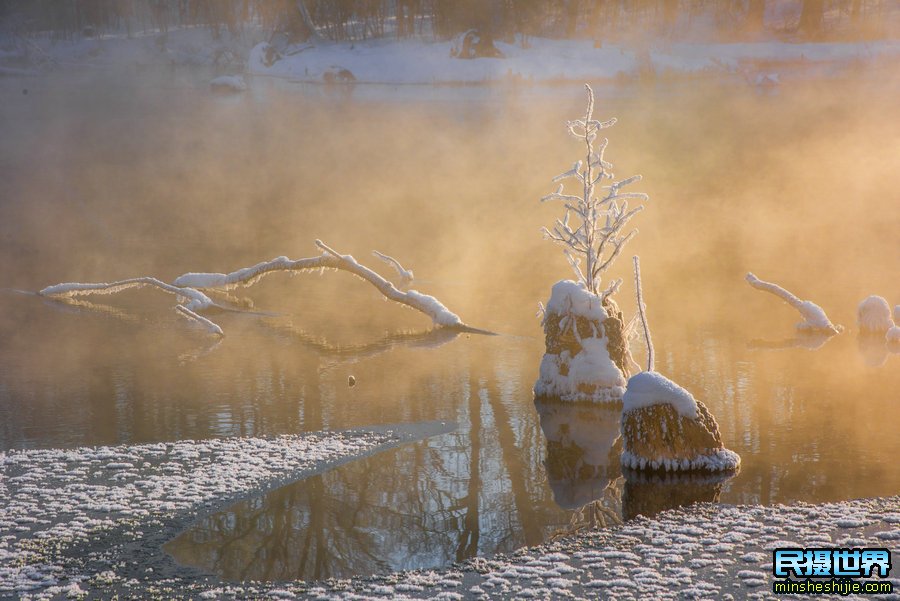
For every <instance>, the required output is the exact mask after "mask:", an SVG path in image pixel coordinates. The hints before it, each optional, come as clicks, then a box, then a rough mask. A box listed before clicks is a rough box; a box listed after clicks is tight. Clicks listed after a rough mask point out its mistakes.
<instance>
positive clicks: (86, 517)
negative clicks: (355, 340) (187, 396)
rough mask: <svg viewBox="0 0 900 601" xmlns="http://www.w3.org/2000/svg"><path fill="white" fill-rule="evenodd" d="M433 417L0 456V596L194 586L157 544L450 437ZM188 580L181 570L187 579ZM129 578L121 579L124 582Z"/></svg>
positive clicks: (186, 572)
mask: <svg viewBox="0 0 900 601" xmlns="http://www.w3.org/2000/svg"><path fill="white" fill-rule="evenodd" d="M454 427H455V426H453V425H447V424H445V423H442V422H434V423H421V424H410V425H406V426H398V427H396V428H392V429H387V428H376V429H375V430H369V431H350V432H321V433H317V434H303V435H294V436H281V437H277V438H224V439H212V440H203V441H194V440H182V441H178V442H171V443H153V444H141V445H121V446H115V447H81V448H76V449H40V450H25V451H9V452H6V453H0V598H32V597H33V598H52V597H61V598H65V597H67V596H70V597H71V596H74V597H78V596H79V595H81V594H82V592H84V591H87V590H91V591H101V593H100V594H102V595H106V593H103V592H102V591H107V592H108V591H110V590H120V589H121V590H123V591H128V592H127V593H126V594H125V596H126V597H130V596H131V595H136V594H137V593H134V592H133V591H134V590H137V589H140V590H148V588H149V587H155V586H162V585H163V583H164V582H165V581H166V580H167V579H168V578H169V576H170V575H171V576H172V577H174V575H176V574H178V575H180V577H181V578H182V579H183V580H184V579H189V580H193V579H195V577H196V574H194V575H193V576H192V575H191V574H190V570H186V569H181V568H179V567H178V566H176V565H175V563H174V561H173V560H172V559H171V558H169V557H168V556H167V555H165V554H164V552H163V551H162V549H161V547H162V545H163V544H164V543H166V542H167V541H168V540H169V539H171V538H173V537H174V536H175V535H176V534H177V533H178V532H179V531H180V530H182V529H183V528H185V527H186V526H187V525H189V524H190V523H192V522H193V521H195V520H197V519H200V518H201V517H203V516H204V515H208V514H211V513H214V512H215V511H218V510H221V509H222V508H224V507H226V506H228V505H230V504H232V503H234V502H236V501H237V500H239V499H242V498H245V497H248V496H255V495H259V494H262V493H264V492H266V491H267V490H270V489H273V488H277V487H279V486H281V485H284V484H286V483H288V482H291V481H294V480H297V479H299V478H303V477H307V476H309V475H312V474H314V473H318V472H321V471H323V470H325V469H328V468H332V467H335V466H336V465H339V464H340V463H342V462H344V461H348V460H350V459H358V458H360V457H362V456H364V455H367V454H370V453H374V452H377V451H381V450H385V449H387V448H390V447H393V446H396V445H398V444H402V443H405V442H410V441H413V440H417V439H420V438H424V437H426V436H431V435H434V434H439V433H443V432H447V431H449V430H452V429H453V428H454ZM185 574H187V575H185ZM126 580H127V582H126Z"/></svg>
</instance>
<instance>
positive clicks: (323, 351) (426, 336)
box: [271, 325, 460, 361]
mask: <svg viewBox="0 0 900 601" xmlns="http://www.w3.org/2000/svg"><path fill="white" fill-rule="evenodd" d="M271 327H273V328H275V329H276V330H278V331H283V332H285V333H286V334H289V335H290V336H291V337H292V338H294V339H296V340H297V341H298V342H300V343H301V344H303V345H304V346H306V347H309V348H310V349H312V350H313V351H315V352H316V353H317V354H318V355H320V356H323V357H335V358H338V359H343V360H349V361H355V360H357V359H363V358H369V357H374V356H376V355H380V354H382V353H385V352H388V351H390V350H393V349H394V348H397V347H400V346H409V347H413V348H437V347H439V346H443V345H444V344H447V343H448V342H450V341H452V340H454V339H456V337H457V336H459V334H460V332H459V330H455V329H448V328H437V329H434V330H427V331H422V332H394V333H393V334H388V335H387V336H385V337H383V338H380V339H379V340H376V341H374V342H367V343H365V344H348V345H343V344H331V343H329V342H328V341H327V340H324V339H322V338H318V337H316V336H313V335H311V334H307V333H306V332H304V331H303V330H298V329H295V328H293V327H291V326H289V325H283V326H275V325H272V326H271Z"/></svg>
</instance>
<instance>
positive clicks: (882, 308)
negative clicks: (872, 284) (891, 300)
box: [856, 294, 894, 334]
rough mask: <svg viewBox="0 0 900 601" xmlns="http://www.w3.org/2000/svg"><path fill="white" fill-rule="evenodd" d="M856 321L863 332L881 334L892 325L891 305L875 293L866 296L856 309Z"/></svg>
mask: <svg viewBox="0 0 900 601" xmlns="http://www.w3.org/2000/svg"><path fill="white" fill-rule="evenodd" d="M856 322H857V325H859V329H860V331H862V332H864V333H879V334H883V333H885V332H887V331H888V330H890V329H891V328H892V327H894V320H893V319H891V306H890V305H889V304H888V302H887V300H886V299H885V298H884V297H881V296H878V295H875V294H873V295H872V296H869V297H866V298H865V299H864V300H863V301H862V302H861V303H859V306H858V307H857V309H856Z"/></svg>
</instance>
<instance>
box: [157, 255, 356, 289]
mask: <svg viewBox="0 0 900 601" xmlns="http://www.w3.org/2000/svg"><path fill="white" fill-rule="evenodd" d="M339 268H340V261H339V260H337V259H335V258H334V257H332V256H329V255H320V256H318V257H310V258H306V259H296V260H291V259H288V258H287V257H283V256H282V257H276V258H274V259H272V260H271V261H263V262H261V263H257V264H256V265H253V266H252V267H244V268H243V269H238V270H236V271H232V272H231V273H193V272H192V273H185V274H183V275H180V276H178V277H177V278H175V281H174V282H173V284H174V285H175V286H190V287H191V288H198V289H204V288H219V289H222V290H231V289H233V288H237V287H247V286H252V285H253V284H255V283H256V282H258V281H259V280H260V279H261V278H262V277H263V276H266V275H268V274H270V273H274V272H276V271H312V270H316V269H339Z"/></svg>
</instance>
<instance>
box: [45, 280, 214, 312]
mask: <svg viewBox="0 0 900 601" xmlns="http://www.w3.org/2000/svg"><path fill="white" fill-rule="evenodd" d="M144 286H153V287H156V288H159V289H160V290H162V291H164V292H168V293H169V294H175V295H176V296H179V297H182V298H185V299H187V301H188V303H187V305H186V306H187V308H188V309H190V310H192V311H198V310H203V309H207V308H209V307H212V306H213V305H214V304H215V303H213V301H212V299H211V298H209V297H208V296H206V295H205V294H203V293H202V292H200V291H199V290H195V289H193V288H189V287H183V286H178V285H172V284H167V283H165V282H163V281H160V280H158V279H156V278H152V277H139V278H129V279H127V280H118V281H115V282H101V283H93V284H83V283H80V282H68V283H65V284H55V285H53V286H47V287H46V288H44V289H43V290H41V291H40V292H38V294H40V295H41V296H54V297H73V296H87V295H92V294H115V293H117V292H122V291H123V290H128V289H129V288H143V287H144Z"/></svg>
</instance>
